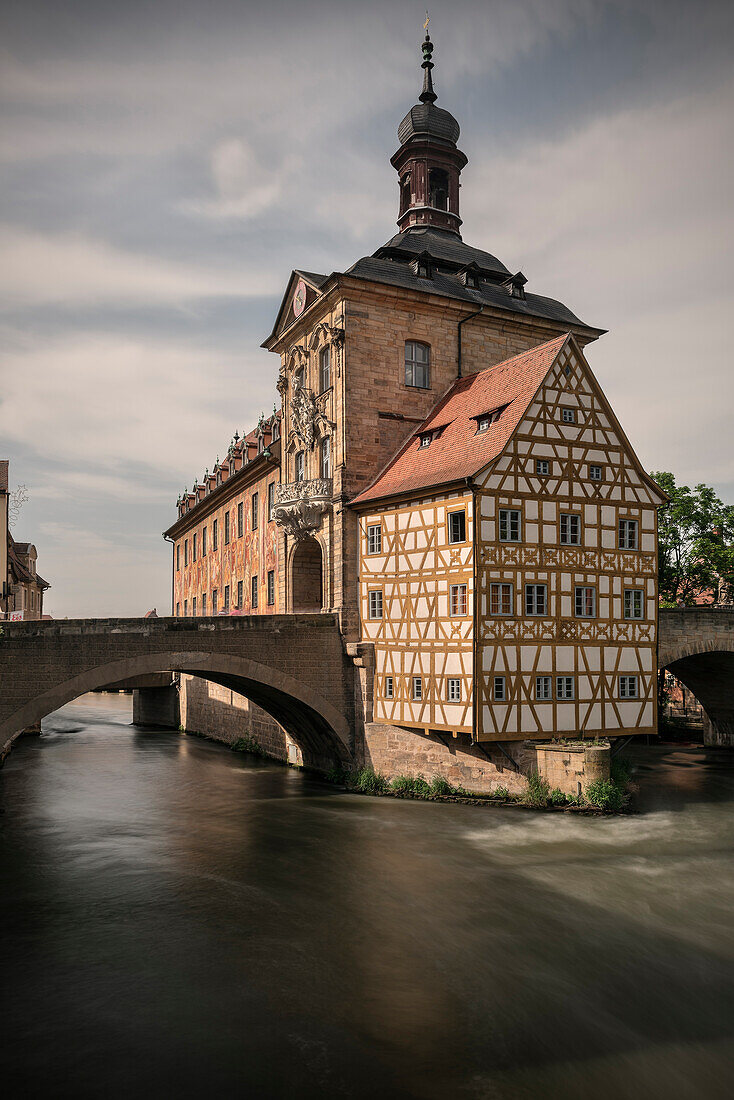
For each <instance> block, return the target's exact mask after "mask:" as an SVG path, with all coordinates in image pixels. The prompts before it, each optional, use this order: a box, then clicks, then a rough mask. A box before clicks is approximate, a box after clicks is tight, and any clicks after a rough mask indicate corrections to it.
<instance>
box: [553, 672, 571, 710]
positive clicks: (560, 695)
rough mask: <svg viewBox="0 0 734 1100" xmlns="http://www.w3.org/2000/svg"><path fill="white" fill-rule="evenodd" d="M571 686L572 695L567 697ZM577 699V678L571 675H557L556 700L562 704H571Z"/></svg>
mask: <svg viewBox="0 0 734 1100" xmlns="http://www.w3.org/2000/svg"><path fill="white" fill-rule="evenodd" d="M562 681H563V689H561V682H562ZM568 686H570V688H571V694H570V695H566V694H565V691H566V688H567V687H568ZM575 699H576V677H575V676H574V675H573V674H571V675H569V674H567V673H566V674H563V675H560V676H559V675H557V674H556V700H557V701H558V702H561V703H570V702H573V701H574V700H575Z"/></svg>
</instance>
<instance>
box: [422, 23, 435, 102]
mask: <svg viewBox="0 0 734 1100" xmlns="http://www.w3.org/2000/svg"><path fill="white" fill-rule="evenodd" d="M429 20H430V16H429V14H428V12H426V21H425V23H424V24H423V29H424V30H425V32H426V37H425V38H424V39H423V43H422V47H421V48H422V50H423V61H422V62H421V68H422V69H423V91H422V92H421V94H420V95H419V96H418V98H419V99H420V101H421V103H435V102H436V100H437V99H438V96H437V95H436V93H435V92H434V90H433V77H432V76H431V69H432V68H433V62H432V61H431V58H432V56H433V42H431V38H430V35H429V33H428V23H429Z"/></svg>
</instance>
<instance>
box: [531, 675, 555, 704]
mask: <svg viewBox="0 0 734 1100" xmlns="http://www.w3.org/2000/svg"><path fill="white" fill-rule="evenodd" d="M541 684H542V685H543V690H542V691H541V690H540V686H541ZM535 701H536V703H552V702H553V677H552V676H549V675H542V676H536V677H535Z"/></svg>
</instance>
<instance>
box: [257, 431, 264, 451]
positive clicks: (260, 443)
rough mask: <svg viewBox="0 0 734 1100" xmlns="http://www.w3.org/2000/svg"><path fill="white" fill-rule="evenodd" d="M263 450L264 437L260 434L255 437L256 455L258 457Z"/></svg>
mask: <svg viewBox="0 0 734 1100" xmlns="http://www.w3.org/2000/svg"><path fill="white" fill-rule="evenodd" d="M264 450H265V436H264V434H263V433H262V432H261V433H260V435H259V436H258V437H257V453H258V454H259V455H261V454H262V453H263V451H264Z"/></svg>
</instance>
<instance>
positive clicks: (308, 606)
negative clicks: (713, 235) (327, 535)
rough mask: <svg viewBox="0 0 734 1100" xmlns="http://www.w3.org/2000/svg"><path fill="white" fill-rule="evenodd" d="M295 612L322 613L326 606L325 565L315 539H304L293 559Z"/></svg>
mask: <svg viewBox="0 0 734 1100" xmlns="http://www.w3.org/2000/svg"><path fill="white" fill-rule="evenodd" d="M291 593H292V606H293V611H294V613H295V612H299V611H321V610H322V608H323V606H324V563H323V554H322V552H321V546H320V545H319V543H318V542H317V541H316V539H314V538H306V539H302V540H301V541H300V542H299V543H298V545H297V546H296V548H295V550H294V551H293V557H292V558H291Z"/></svg>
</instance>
